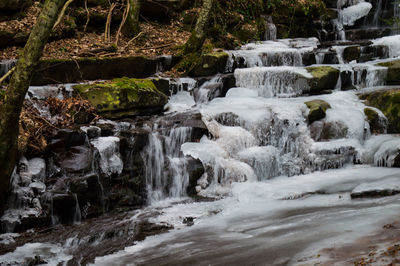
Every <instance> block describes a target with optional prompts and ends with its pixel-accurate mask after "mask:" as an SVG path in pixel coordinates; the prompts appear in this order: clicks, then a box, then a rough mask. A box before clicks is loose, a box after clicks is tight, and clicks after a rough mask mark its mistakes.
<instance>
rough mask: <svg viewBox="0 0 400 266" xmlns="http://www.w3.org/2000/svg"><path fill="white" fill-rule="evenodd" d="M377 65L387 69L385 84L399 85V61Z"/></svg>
mask: <svg viewBox="0 0 400 266" xmlns="http://www.w3.org/2000/svg"><path fill="white" fill-rule="evenodd" d="M378 65H379V66H384V67H387V68H388V73H387V77H386V83H387V84H388V85H398V84H400V60H393V61H389V62H384V63H379V64H378Z"/></svg>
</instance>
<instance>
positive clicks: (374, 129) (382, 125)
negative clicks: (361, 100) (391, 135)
mask: <svg viewBox="0 0 400 266" xmlns="http://www.w3.org/2000/svg"><path fill="white" fill-rule="evenodd" d="M364 114H365V118H366V119H367V121H368V123H369V127H370V130H371V133H372V134H385V133H386V127H387V120H385V119H384V118H383V117H381V116H380V115H379V113H378V112H377V111H376V110H374V109H372V108H369V107H367V108H365V109H364Z"/></svg>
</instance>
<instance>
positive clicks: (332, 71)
mask: <svg viewBox="0 0 400 266" xmlns="http://www.w3.org/2000/svg"><path fill="white" fill-rule="evenodd" d="M306 70H307V71H308V73H310V74H311V75H312V76H313V77H312V78H311V79H310V81H309V85H310V93H311V94H318V93H319V92H321V91H324V90H333V89H334V88H335V86H336V83H337V81H338V79H339V75H340V71H339V70H338V69H336V68H333V67H330V66H317V67H306Z"/></svg>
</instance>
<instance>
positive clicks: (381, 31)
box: [346, 28, 391, 40]
mask: <svg viewBox="0 0 400 266" xmlns="http://www.w3.org/2000/svg"><path fill="white" fill-rule="evenodd" d="M390 31H391V29H390V28H363V29H352V30H346V39H347V40H371V39H377V38H380V37H383V36H389V35H390Z"/></svg>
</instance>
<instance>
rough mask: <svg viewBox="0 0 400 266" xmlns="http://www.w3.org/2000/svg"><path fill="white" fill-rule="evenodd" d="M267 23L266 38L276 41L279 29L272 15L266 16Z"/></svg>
mask: <svg viewBox="0 0 400 266" xmlns="http://www.w3.org/2000/svg"><path fill="white" fill-rule="evenodd" d="M265 25H266V29H265V35H264V40H266V41H268V40H271V41H276V35H277V29H276V26H275V24H274V22H273V21H272V17H271V16H267V17H266V18H265Z"/></svg>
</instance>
